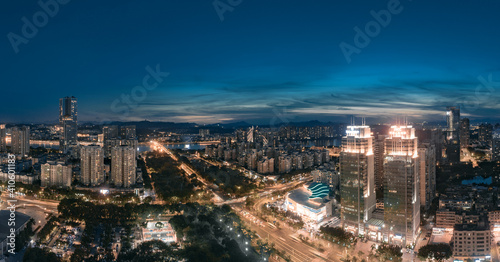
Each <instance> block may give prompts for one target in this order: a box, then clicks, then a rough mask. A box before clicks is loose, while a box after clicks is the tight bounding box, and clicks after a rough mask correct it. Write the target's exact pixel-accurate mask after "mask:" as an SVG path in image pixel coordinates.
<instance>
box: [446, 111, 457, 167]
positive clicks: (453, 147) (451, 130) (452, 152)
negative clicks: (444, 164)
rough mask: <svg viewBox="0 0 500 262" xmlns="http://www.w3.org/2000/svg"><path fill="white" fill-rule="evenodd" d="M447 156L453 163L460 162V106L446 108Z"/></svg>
mask: <svg viewBox="0 0 500 262" xmlns="http://www.w3.org/2000/svg"><path fill="white" fill-rule="evenodd" d="M446 122H447V125H448V127H447V129H446V142H447V144H446V156H447V159H448V162H449V163H451V164H458V163H459V162H460V131H459V130H460V108H459V107H447V108H446Z"/></svg>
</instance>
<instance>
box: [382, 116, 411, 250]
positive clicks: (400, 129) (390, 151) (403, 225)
mask: <svg viewBox="0 0 500 262" xmlns="http://www.w3.org/2000/svg"><path fill="white" fill-rule="evenodd" d="M385 142H386V143H385V158H384V180H385V183H384V223H385V228H386V229H387V230H388V237H389V239H388V242H389V243H392V244H397V245H402V246H406V245H410V244H412V243H414V242H415V240H416V239H417V234H418V230H419V225H420V194H419V192H420V183H419V180H420V177H419V174H420V173H419V158H418V151H417V149H418V147H417V146H418V143H417V137H415V129H414V128H412V127H411V126H392V127H391V129H390V132H389V137H388V138H387V139H386V141H385Z"/></svg>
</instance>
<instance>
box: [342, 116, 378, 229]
mask: <svg viewBox="0 0 500 262" xmlns="http://www.w3.org/2000/svg"><path fill="white" fill-rule="evenodd" d="M374 165H375V163H374V156H373V136H372V134H371V130H370V127H368V126H364V125H363V126H348V127H347V131H346V136H344V137H343V138H342V152H341V153H340V203H341V206H342V208H341V222H342V227H343V228H344V229H345V230H348V231H350V232H353V233H355V234H356V235H357V234H364V226H365V223H366V222H367V221H368V220H369V219H370V218H371V216H372V212H373V211H374V210H375V206H376V197H375V174H374V173H375V170H374Z"/></svg>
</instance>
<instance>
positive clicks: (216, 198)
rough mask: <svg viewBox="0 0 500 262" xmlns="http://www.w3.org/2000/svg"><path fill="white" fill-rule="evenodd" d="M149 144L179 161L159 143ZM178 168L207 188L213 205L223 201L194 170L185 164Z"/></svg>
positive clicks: (218, 193) (219, 194)
mask: <svg viewBox="0 0 500 262" xmlns="http://www.w3.org/2000/svg"><path fill="white" fill-rule="evenodd" d="M150 143H151V147H152V148H154V149H157V150H159V151H160V152H165V153H167V154H168V155H169V156H170V157H171V158H172V159H173V160H175V161H177V162H178V161H179V158H178V157H177V156H176V155H175V154H174V153H172V151H170V149H168V148H166V147H165V146H164V145H162V144H160V143H158V142H156V141H151V142H150ZM179 168H180V169H181V170H182V171H184V173H186V175H191V174H195V175H196V178H197V179H198V180H199V181H200V182H201V183H202V184H203V185H204V186H205V187H206V188H207V190H208V191H210V192H211V193H212V194H213V195H214V202H215V203H218V202H222V201H224V198H223V196H222V194H221V193H220V192H217V191H215V190H213V189H212V187H213V185H212V184H210V183H208V182H207V181H206V180H205V179H204V178H203V177H201V175H200V174H198V172H196V171H195V170H193V169H192V168H191V167H189V166H188V165H186V164H185V163H181V165H180V167H179Z"/></svg>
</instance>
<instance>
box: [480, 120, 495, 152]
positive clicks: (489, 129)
mask: <svg viewBox="0 0 500 262" xmlns="http://www.w3.org/2000/svg"><path fill="white" fill-rule="evenodd" d="M492 141H493V125H492V124H488V123H485V124H481V125H479V143H481V145H483V146H487V147H491V144H492Z"/></svg>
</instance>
